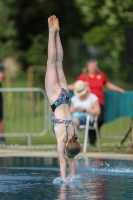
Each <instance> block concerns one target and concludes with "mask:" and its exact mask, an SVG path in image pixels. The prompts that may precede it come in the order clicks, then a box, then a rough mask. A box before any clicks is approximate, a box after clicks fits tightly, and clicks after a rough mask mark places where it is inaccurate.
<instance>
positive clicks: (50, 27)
mask: <svg viewBox="0 0 133 200" xmlns="http://www.w3.org/2000/svg"><path fill="white" fill-rule="evenodd" d="M48 25H49V30H50V31H52V32H55V31H56V28H55V27H54V24H53V16H50V17H49V18H48Z"/></svg>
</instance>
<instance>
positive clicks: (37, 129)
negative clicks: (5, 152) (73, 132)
mask: <svg viewBox="0 0 133 200" xmlns="http://www.w3.org/2000/svg"><path fill="white" fill-rule="evenodd" d="M26 78H27V77H26V74H21V75H19V77H18V78H16V79H13V80H12V81H11V85H12V87H24V88H26V87H27V79H26ZM4 87H6V82H5V81H4V83H3V88H4ZM36 87H38V86H36ZM39 87H40V86H39ZM42 88H43V85H42ZM31 96H32V98H31V99H32V100H31V102H30V104H29V97H28V94H27V93H13V94H12V96H10V95H9V94H7V93H6V94H4V120H5V133H18V134H19V133H20V134H21V133H25V132H26V133H29V134H33V133H37V134H38V135H39V134H40V133H41V132H43V131H44V130H45V129H46V127H47V130H46V134H45V135H44V136H42V137H32V144H33V145H43V144H56V138H55V136H54V134H53V132H52V129H51V130H49V127H50V126H51V117H50V116H49V115H48V109H49V108H48V107H49V105H48V104H47V105H46V106H45V105H44V102H43V98H42V95H41V94H39V95H38V96H37V94H36V95H35V94H32V95H31ZM37 98H39V102H40V103H39V104H38V105H37V107H38V114H36V107H35V105H36V99H37ZM30 108H31V109H30ZM28 110H30V112H29V111H28ZM44 118H45V119H46V120H45V122H44ZM131 123H132V121H131V119H129V118H121V119H117V120H115V121H113V122H111V123H108V124H104V125H103V126H102V128H101V131H100V135H101V145H102V151H103V152H125V151H126V145H124V146H122V147H121V148H118V144H120V141H121V139H122V137H124V135H125V133H126V132H127V130H128V129H129V127H130V126H131ZM79 135H80V136H82V137H83V136H84V131H82V132H79ZM130 135H131V134H130ZM112 136H114V138H115V139H112V138H109V137H112ZM116 136H117V138H116ZM80 141H81V143H83V138H81V139H80ZM9 144H13V145H15V144H19V145H26V137H7V138H6V145H9ZM87 150H88V151H91V152H95V151H98V149H97V148H92V147H91V148H90V147H88V149H87Z"/></svg>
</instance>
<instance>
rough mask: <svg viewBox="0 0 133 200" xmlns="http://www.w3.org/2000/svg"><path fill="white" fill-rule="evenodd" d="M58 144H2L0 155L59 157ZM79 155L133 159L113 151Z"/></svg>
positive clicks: (132, 156)
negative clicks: (29, 145)
mask: <svg viewBox="0 0 133 200" xmlns="http://www.w3.org/2000/svg"><path fill="white" fill-rule="evenodd" d="M53 149H56V145H48V146H46V145H45V146H37V145H36V146H31V147H27V146H17V145H16V146H11V145H10V146H1V147H0V157H58V154H57V151H56V150H53ZM77 157H88V158H105V159H121V160H133V154H127V153H112V152H87V153H82V152H81V153H80V154H79V155H78V156H77Z"/></svg>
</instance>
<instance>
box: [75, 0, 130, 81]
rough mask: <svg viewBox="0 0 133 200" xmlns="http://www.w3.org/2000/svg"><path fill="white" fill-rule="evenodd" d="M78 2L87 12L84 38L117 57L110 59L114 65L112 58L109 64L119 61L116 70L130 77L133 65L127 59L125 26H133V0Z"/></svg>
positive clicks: (106, 54)
mask: <svg viewBox="0 0 133 200" xmlns="http://www.w3.org/2000/svg"><path fill="white" fill-rule="evenodd" d="M76 2H77V5H78V6H79V7H80V8H81V11H82V13H83V14H84V15H85V24H86V27H87V30H86V32H85V34H84V40H85V41H86V42H87V43H88V45H93V46H95V47H96V48H99V49H101V50H103V52H104V55H105V57H107V58H109V60H110V61H111V60H112V61H113V62H110V67H109V62H108V68H110V69H111V68H113V66H112V65H115V66H114V72H115V74H118V75H119V76H120V77H122V78H123V79H124V80H128V81H129V77H130V74H131V72H132V74H133V67H132V69H131V66H130V65H128V64H126V61H125V55H124V52H125V49H124V47H125V44H124V43H125V38H124V28H125V27H128V26H133V2H132V1H131V0H126V1H121V0H101V1H97V0H93V1H92V0H91V1H88V0H76ZM102 64H103V63H102ZM101 67H102V66H101ZM125 68H126V69H125ZM104 69H105V67H104ZM132 80H133V79H132Z"/></svg>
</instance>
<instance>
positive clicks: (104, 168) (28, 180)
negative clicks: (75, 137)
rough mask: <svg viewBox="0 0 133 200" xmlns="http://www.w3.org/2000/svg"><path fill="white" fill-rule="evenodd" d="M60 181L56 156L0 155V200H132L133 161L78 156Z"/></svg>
mask: <svg viewBox="0 0 133 200" xmlns="http://www.w3.org/2000/svg"><path fill="white" fill-rule="evenodd" d="M60 180H61V179H60V171H59V163H58V159H57V158H28V157H27V158H23V157H16V158H15V157H13V158H0V200H93V199H94V200H133V161H128V160H105V159H89V158H85V159H84V158H79V159H77V164H76V176H75V181H74V182H72V183H69V184H62V183H61V181H60Z"/></svg>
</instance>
